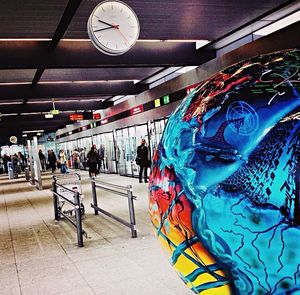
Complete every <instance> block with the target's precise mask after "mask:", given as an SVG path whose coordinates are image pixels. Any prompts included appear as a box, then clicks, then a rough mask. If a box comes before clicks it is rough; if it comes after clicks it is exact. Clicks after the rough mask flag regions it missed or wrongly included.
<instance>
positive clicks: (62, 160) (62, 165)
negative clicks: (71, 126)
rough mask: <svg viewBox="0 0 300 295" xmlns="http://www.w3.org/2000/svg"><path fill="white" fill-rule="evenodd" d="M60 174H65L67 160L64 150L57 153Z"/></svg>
mask: <svg viewBox="0 0 300 295" xmlns="http://www.w3.org/2000/svg"><path fill="white" fill-rule="evenodd" d="M59 162H60V172H61V173H67V158H66V155H65V152H64V150H60V151H59Z"/></svg>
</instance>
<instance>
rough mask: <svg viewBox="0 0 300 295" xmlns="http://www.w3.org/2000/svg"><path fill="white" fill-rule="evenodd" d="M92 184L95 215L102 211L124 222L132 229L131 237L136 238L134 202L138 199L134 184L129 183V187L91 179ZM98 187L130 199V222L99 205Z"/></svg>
mask: <svg viewBox="0 0 300 295" xmlns="http://www.w3.org/2000/svg"><path fill="white" fill-rule="evenodd" d="M91 184H92V196H93V203H92V204H91V207H92V208H93V209H94V210H95V215H98V212H101V213H102V214H104V215H106V216H108V217H110V218H112V219H114V220H116V221H118V222H120V223H122V224H123V225H125V226H127V227H129V228H130V229H131V237H132V238H136V237H137V230H136V222H135V213H134V204H133V200H136V197H135V196H133V192H132V186H131V185H128V186H127V187H125V186H120V185H116V184H111V183H106V182H103V181H99V180H95V179H92V180H91ZM97 188H98V189H101V190H105V191H108V192H111V193H113V194H116V195H119V196H122V197H125V198H127V199H128V210H129V220H130V221H129V222H128V221H127V220H124V219H122V218H120V217H118V216H116V215H114V214H112V213H110V212H108V211H106V210H104V209H102V208H100V207H99V206H98V199H97Z"/></svg>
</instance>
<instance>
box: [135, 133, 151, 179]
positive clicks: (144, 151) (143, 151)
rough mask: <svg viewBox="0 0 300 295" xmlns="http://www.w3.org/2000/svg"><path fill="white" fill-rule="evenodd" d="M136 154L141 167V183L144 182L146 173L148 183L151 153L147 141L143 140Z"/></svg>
mask: <svg viewBox="0 0 300 295" xmlns="http://www.w3.org/2000/svg"><path fill="white" fill-rule="evenodd" d="M136 153H137V157H136V163H137V164H138V165H139V166H140V173H139V181H140V182H142V175H143V171H144V180H145V182H148V176H147V170H148V167H149V151H148V146H147V143H146V140H145V139H142V141H141V145H139V146H138V148H137V152H136Z"/></svg>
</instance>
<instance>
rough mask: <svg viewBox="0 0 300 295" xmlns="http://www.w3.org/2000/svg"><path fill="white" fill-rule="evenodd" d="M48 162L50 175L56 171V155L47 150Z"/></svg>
mask: <svg viewBox="0 0 300 295" xmlns="http://www.w3.org/2000/svg"><path fill="white" fill-rule="evenodd" d="M48 162H49V166H50V167H51V169H52V173H53V172H54V171H55V170H56V155H55V153H54V152H53V150H49V154H48Z"/></svg>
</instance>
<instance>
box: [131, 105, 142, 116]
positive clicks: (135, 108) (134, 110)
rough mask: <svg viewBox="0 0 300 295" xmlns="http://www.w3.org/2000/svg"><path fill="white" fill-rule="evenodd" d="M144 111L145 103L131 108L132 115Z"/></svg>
mask: <svg viewBox="0 0 300 295" xmlns="http://www.w3.org/2000/svg"><path fill="white" fill-rule="evenodd" d="M143 111H144V108H143V105H142V104H141V105H139V106H137V107H134V108H132V109H131V110H130V113H131V116H133V115H136V114H139V113H142V112H143Z"/></svg>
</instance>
